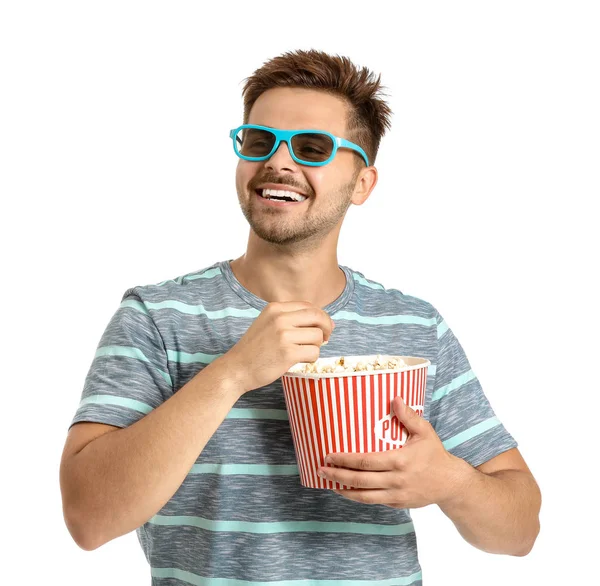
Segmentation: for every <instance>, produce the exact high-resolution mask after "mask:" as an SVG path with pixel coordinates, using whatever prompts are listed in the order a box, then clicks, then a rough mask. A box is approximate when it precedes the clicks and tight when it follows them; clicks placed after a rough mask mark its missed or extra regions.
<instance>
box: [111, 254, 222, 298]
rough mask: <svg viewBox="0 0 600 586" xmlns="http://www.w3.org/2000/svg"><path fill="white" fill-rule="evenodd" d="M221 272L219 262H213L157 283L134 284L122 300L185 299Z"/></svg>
mask: <svg viewBox="0 0 600 586" xmlns="http://www.w3.org/2000/svg"><path fill="white" fill-rule="evenodd" d="M221 274H222V272H221V268H220V263H218V262H217V263H215V264H213V265H211V266H209V267H205V268H202V269H199V270H196V271H193V272H190V273H186V274H184V275H180V276H177V277H174V278H172V279H166V280H164V281H160V282H158V283H151V284H145V285H135V286H133V287H129V288H128V289H127V290H126V291H125V293H124V294H123V297H122V301H125V300H128V299H129V300H135V299H138V300H139V301H141V302H144V303H145V302H149V303H157V302H160V301H164V300H177V299H181V300H185V299H187V298H188V297H189V295H190V293H192V292H194V293H196V294H197V292H198V289H203V288H207V287H210V286H211V285H212V284H214V280H215V278H216V277H219V276H220V275H221Z"/></svg>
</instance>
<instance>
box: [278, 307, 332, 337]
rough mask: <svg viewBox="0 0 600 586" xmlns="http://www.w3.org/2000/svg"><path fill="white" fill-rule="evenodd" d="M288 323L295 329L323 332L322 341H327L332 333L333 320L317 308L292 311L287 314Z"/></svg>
mask: <svg viewBox="0 0 600 586" xmlns="http://www.w3.org/2000/svg"><path fill="white" fill-rule="evenodd" d="M287 319H288V320H289V321H288V323H289V324H290V325H292V326H294V327H297V328H308V327H317V328H320V329H321V330H322V332H323V339H324V340H329V338H330V337H331V333H332V332H333V328H334V323H333V320H332V319H331V318H330V317H329V315H328V314H327V313H325V312H324V311H323V310H322V309H319V308H318V307H310V308H305V309H300V310H298V311H292V312H289V313H288V314H287Z"/></svg>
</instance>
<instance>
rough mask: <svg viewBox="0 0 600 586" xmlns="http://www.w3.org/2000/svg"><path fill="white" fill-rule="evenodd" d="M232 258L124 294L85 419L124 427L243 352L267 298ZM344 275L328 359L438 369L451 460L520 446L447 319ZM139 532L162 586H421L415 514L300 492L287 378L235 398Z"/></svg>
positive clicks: (480, 458) (436, 400)
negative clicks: (241, 345)
mask: <svg viewBox="0 0 600 586" xmlns="http://www.w3.org/2000/svg"><path fill="white" fill-rule="evenodd" d="M229 262H230V261H221V262H217V263H215V264H214V265H212V266H210V267H208V268H205V269H202V270H200V271H197V272H193V273H190V274H187V275H185V276H181V277H178V278H176V279H173V280H168V281H164V282H162V283H160V284H157V285H144V286H136V287H133V288H130V289H128V290H127V291H126V292H125V294H124V295H123V298H122V301H121V304H120V305H119V307H118V308H117V309H116V311H115V313H114V315H113V316H112V318H111V320H110V322H109V323H108V326H107V327H106V330H105V331H104V334H103V335H102V338H101V339H100V343H99V344H98V348H97V351H96V354H95V357H94V360H93V361H92V364H91V366H90V369H89V372H88V374H87V377H86V379H85V384H84V388H83V393H82V400H81V403H80V405H79V407H78V409H77V412H76V414H75V417H74V419H73V423H76V422H78V421H92V422H97V423H106V424H110V425H115V426H118V427H127V426H129V425H131V424H132V423H135V422H136V421H138V420H139V419H140V418H142V417H144V415H146V414H147V413H149V412H150V411H151V410H152V409H154V408H155V407H157V406H159V405H160V404H161V403H162V402H163V401H166V400H167V399H169V397H171V396H172V395H173V393H175V392H177V390H178V389H180V388H181V387H183V386H184V385H185V384H186V383H187V382H188V381H189V380H190V379H191V378H192V377H194V375H195V374H196V373H198V372H199V371H200V370H202V368H204V367H205V366H206V365H207V364H209V363H211V362H212V361H213V360H215V359H216V358H218V357H219V356H221V355H223V354H224V353H226V352H227V351H228V350H230V349H231V347H232V346H233V345H234V344H236V343H237V342H238V340H239V339H240V337H241V336H242V335H243V334H244V333H245V332H246V330H247V329H248V328H249V326H250V325H251V324H252V322H253V321H254V319H256V317H257V316H258V315H259V314H260V312H261V311H262V310H263V309H264V308H265V306H266V305H267V302H266V301H264V300H262V299H260V298H259V297H257V296H256V295H254V294H253V293H251V292H250V291H249V290H247V289H246V288H245V287H243V286H242V285H241V283H240V282H239V281H238V280H237V279H236V277H235V275H234V274H233V272H232V270H231V267H230V264H229ZM340 268H341V269H342V270H343V271H344V273H345V275H346V286H345V289H344V291H343V293H342V294H341V295H340V296H339V297H338V298H337V299H336V300H335V301H333V302H332V303H330V304H329V305H327V306H326V307H324V308H323V309H324V310H325V311H326V312H327V313H328V314H329V315H330V316H331V318H332V319H333V320H334V321H335V324H336V328H335V330H334V332H333V334H332V336H331V338H330V341H329V344H327V345H326V346H323V347H322V348H321V356H323V357H324V356H340V355H341V356H343V355H348V356H352V355H354V356H355V355H363V354H364V355H374V354H383V355H385V354H388V355H400V356H419V357H424V358H427V359H429V360H430V361H431V365H430V366H429V369H428V376H427V386H426V393H425V402H424V417H425V418H426V419H427V420H428V421H429V422H430V423H431V424H432V426H433V427H434V429H435V431H436V433H437V434H438V436H439V437H440V439H441V440H442V441H443V444H444V446H445V447H446V449H447V450H448V451H450V452H451V453H452V454H454V455H455V456H458V457H460V458H463V459H464V460H466V461H467V462H469V463H470V464H471V465H472V466H478V465H480V464H482V463H483V462H486V461H487V460H489V459H490V458H493V457H494V456H497V455H498V454H500V453H502V452H505V451H506V450H509V449H510V448H514V447H516V446H517V443H516V441H515V440H514V439H513V437H512V436H511V435H510V434H509V433H508V432H507V430H506V429H505V428H504V426H503V425H502V423H501V422H500V421H499V420H498V418H497V417H496V416H495V414H494V411H493V410H492V407H491V406H490V403H489V402H488V400H487V398H486V396H485V395H484V393H483V390H482V388H481V385H480V383H479V381H478V379H477V377H476V376H475V373H474V372H473V371H472V370H471V366H470V364H469V362H468V360H467V357H466V355H465V353H464V351H463V348H462V347H461V345H460V343H459V342H458V340H457V339H456V337H455V336H454V334H453V333H452V330H451V329H450V328H449V327H448V325H447V324H446V322H445V321H444V318H443V317H442V316H441V315H440V314H439V313H438V311H437V310H436V309H435V308H434V307H433V306H432V305H431V304H430V303H428V302H426V301H423V300H422V299H419V298H417V297H412V296H410V295H405V294H403V293H402V292H400V291H398V290H397V289H386V288H385V287H384V286H382V285H381V284H379V283H376V282H374V281H371V280H368V279H366V278H365V277H364V275H363V274H362V273H359V272H357V271H354V270H352V269H350V268H348V267H345V266H340ZM136 532H137V535H138V539H139V541H140V544H141V546H142V548H143V550H144V552H145V555H146V558H147V559H148V562H149V564H150V568H151V575H152V584H154V585H160V586H175V585H184V584H194V585H201V586H225V585H227V586H257V585H258V584H261V585H262V584H266V583H268V584H269V585H272V586H296V585H297V586H400V585H406V584H411V585H415V586H419V585H422V572H421V567H420V565H419V560H418V555H417V540H416V535H415V529H414V526H413V523H412V521H411V517H410V513H409V511H408V510H406V509H402V510H399V509H394V508H391V507H387V506H385V505H367V504H362V503H357V502H354V501H351V500H349V499H345V498H344V497H342V496H340V495H337V494H335V493H334V492H332V491H330V490H327V489H313V488H305V487H303V486H302V485H301V484H300V480H299V471H298V467H297V464H296V457H295V452H294V447H293V443H292V435H291V431H290V425H289V419H288V416H287V411H286V406H285V400H284V395H283V388H282V383H281V379H278V380H277V381H275V382H273V383H271V384H269V385H267V386H265V387H261V388H259V389H256V390H253V391H251V392H249V393H246V394H245V395H243V396H242V397H241V398H240V399H239V400H238V402H237V403H236V404H235V406H234V407H233V409H232V410H231V411H230V413H229V414H228V415H227V417H226V419H225V420H224V421H223V423H222V424H221V425H220V426H219V428H218V429H217V431H216V432H215V434H214V435H213V436H212V438H211V439H210V440H209V442H208V443H207V444H206V446H205V448H204V450H203V451H202V453H201V454H200V456H199V457H198V459H197V460H196V463H195V465H194V466H193V468H192V469H191V470H190V472H189V474H188V475H187V477H186V478H185V480H184V481H183V483H182V484H181V486H180V487H179V489H178V490H177V492H176V493H175V494H174V495H173V497H172V498H171V499H170V500H169V501H168V502H167V503H166V504H165V506H164V507H163V508H162V509H161V510H160V511H158V512H157V513H156V515H154V516H153V517H152V518H150V519H148V521H147V522H146V523H145V524H144V525H142V526H141V527H139V528H138V529H137V530H136Z"/></svg>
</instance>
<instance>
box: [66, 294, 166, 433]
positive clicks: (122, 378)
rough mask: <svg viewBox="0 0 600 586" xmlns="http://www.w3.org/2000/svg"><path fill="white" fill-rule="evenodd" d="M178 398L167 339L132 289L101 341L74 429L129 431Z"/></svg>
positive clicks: (123, 300)
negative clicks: (84, 425) (91, 426)
mask: <svg viewBox="0 0 600 586" xmlns="http://www.w3.org/2000/svg"><path fill="white" fill-rule="evenodd" d="M172 395H173V385H172V381H171V376H170V374H169V367H168V359H167V352H166V349H165V346H164V343H163V340H162V336H161V335H160V332H159V331H158V328H157V327H156V324H155V323H154V320H153V319H152V317H151V316H150V313H149V311H148V309H147V308H146V306H145V304H144V303H143V301H142V299H141V297H140V296H139V295H138V294H137V293H136V288H132V289H128V290H127V291H126V292H125V294H124V295H123V297H122V300H121V304H120V305H119V307H118V308H117V310H116V311H115V313H114V315H113V316H112V318H111V320H110V322H109V323H108V325H107V327H106V329H105V330H104V333H103V335H102V337H101V339H100V343H99V344H98V347H97V349H96V353H95V356H94V359H93V361H92V364H91V366H90V369H89V371H88V373H87V376H86V378H85V383H84V387H83V392H82V394H81V402H80V403H79V406H78V408H77V411H76V413H75V417H74V418H73V420H72V422H71V425H70V426H69V428H70V427H71V426H73V424H75V423H78V422H80V421H90V422H94V423H106V424H108V425H114V426H117V427H128V426H129V425H131V424H132V423H135V422H136V421H138V420H139V419H141V418H142V417H144V415H146V414H148V413H149V412H150V411H152V409H155V408H156V407H158V406H159V405H160V404H162V403H163V402H164V401H166V400H167V399H168V398H169V397H171V396H172Z"/></svg>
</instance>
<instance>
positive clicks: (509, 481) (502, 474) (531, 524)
mask: <svg viewBox="0 0 600 586" xmlns="http://www.w3.org/2000/svg"><path fill="white" fill-rule="evenodd" d="M494 460H495V462H494ZM457 462H458V464H457V479H458V478H459V479H460V480H459V481H458V485H457V486H458V487H460V490H458V491H456V492H455V493H454V495H453V497H452V498H450V499H448V500H447V501H445V502H443V503H438V504H439V507H440V508H441V509H442V511H443V512H444V514H445V515H446V516H447V517H449V518H450V519H451V520H452V522H453V523H454V525H455V526H456V528H457V529H458V531H459V533H460V534H461V535H462V537H463V538H464V539H465V540H466V541H467V542H469V543H470V544H471V545H473V546H474V547H477V548H478V549H481V550H483V551H486V552H489V553H498V554H508V555H514V556H524V555H527V554H528V553H529V552H530V551H531V549H532V547H533V544H534V543H535V540H536V538H537V535H538V533H539V531H540V522H539V513H540V508H541V493H540V489H539V486H538V485H537V482H536V481H535V479H534V478H533V476H532V475H531V472H530V471H529V469H528V468H527V465H526V464H525V461H524V460H523V458H522V457H521V455H520V453H519V451H518V450H517V449H516V448H514V449H512V450H510V451H509V452H506V453H504V454H502V455H501V456H497V457H496V458H494V459H493V460H492V461H490V462H488V463H486V466H487V467H485V466H478V467H477V468H473V467H472V466H471V465H470V464H468V463H467V462H465V461H464V460H459V459H458V458H457ZM511 463H512V464H513V465H514V469H511V468H509V466H510V465H511ZM500 464H502V465H505V466H507V468H506V469H503V468H498V466H499V465H500ZM458 470H460V471H461V472H458ZM487 470H489V471H487Z"/></svg>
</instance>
